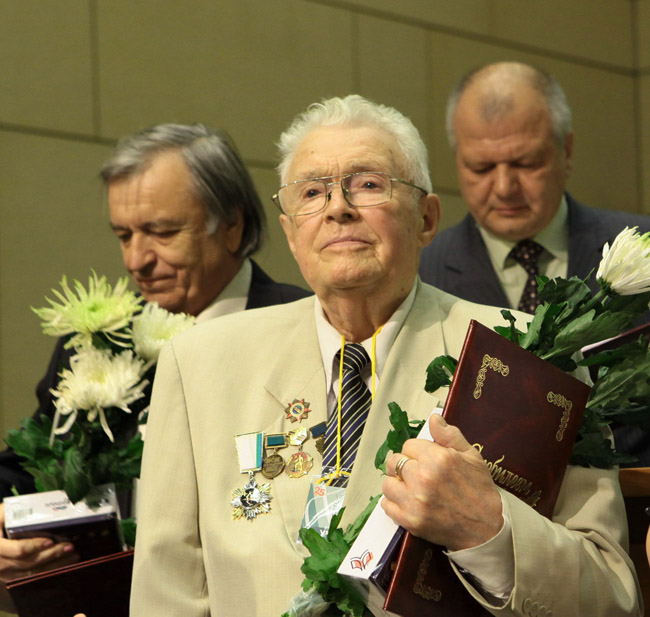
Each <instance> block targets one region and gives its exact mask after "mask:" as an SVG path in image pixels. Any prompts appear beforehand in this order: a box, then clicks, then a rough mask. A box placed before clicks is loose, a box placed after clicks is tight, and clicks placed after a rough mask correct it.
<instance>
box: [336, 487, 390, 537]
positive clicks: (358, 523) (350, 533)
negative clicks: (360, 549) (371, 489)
mask: <svg viewBox="0 0 650 617" xmlns="http://www.w3.org/2000/svg"><path fill="white" fill-rule="evenodd" d="M380 499H381V494H380V495H375V496H374V497H371V498H370V502H369V503H368V505H367V506H366V507H365V508H364V509H363V512H361V514H359V516H357V518H355V519H354V521H353V522H352V523H350V524H349V525H348V528H347V529H346V530H345V535H344V539H345V541H346V542H347V544H348V545H349V546H352V544H353V543H354V541H355V540H356V539H357V536H358V535H359V532H360V531H361V530H362V529H363V526H364V525H365V524H366V521H367V520H368V518H369V517H370V515H371V514H372V511H373V510H374V509H375V506H376V505H377V504H378V503H379V500H380Z"/></svg>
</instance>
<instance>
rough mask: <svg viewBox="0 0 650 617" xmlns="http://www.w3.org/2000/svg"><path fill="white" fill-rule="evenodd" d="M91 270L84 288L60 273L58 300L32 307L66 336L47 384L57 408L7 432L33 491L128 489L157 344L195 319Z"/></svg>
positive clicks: (136, 471)
mask: <svg viewBox="0 0 650 617" xmlns="http://www.w3.org/2000/svg"><path fill="white" fill-rule="evenodd" d="M127 286H128V279H127V278H126V277H124V278H122V279H120V280H119V281H118V283H117V285H116V286H115V287H114V288H113V287H112V286H111V285H109V284H108V283H107V281H106V278H105V277H98V276H97V275H96V274H95V273H94V272H93V273H92V275H91V277H90V279H89V282H88V288H87V289H86V288H85V287H84V286H83V285H82V284H81V283H80V282H79V281H74V282H73V286H72V288H71V287H70V286H69V285H68V283H67V280H66V279H65V277H64V278H63V280H62V281H61V288H62V291H61V292H59V291H58V290H56V289H55V290H52V291H53V294H54V296H55V297H56V299H57V300H58V301H55V300H50V299H49V298H46V300H47V301H48V303H49V305H50V306H49V307H45V308H40V309H33V310H34V312H35V313H36V314H37V315H38V316H39V317H40V318H41V321H42V328H43V332H44V333H45V334H48V335H51V336H57V337H59V336H62V337H65V338H66V339H67V340H66V343H65V345H64V347H65V348H66V349H72V350H73V354H72V356H71V358H70V366H69V368H62V370H61V371H60V372H59V373H58V376H59V381H58V383H57V387H56V388H55V389H53V390H51V394H52V396H53V397H54V406H55V415H54V418H53V419H50V418H47V417H40V418H27V419H26V420H24V421H23V423H22V425H21V428H20V429H16V430H12V431H10V432H9V436H8V438H7V440H6V441H7V444H8V445H9V446H10V447H11V448H12V449H13V450H14V451H15V452H16V453H17V454H18V455H20V456H21V457H23V458H24V459H25V461H24V462H23V463H22V465H23V467H24V468H25V469H26V470H27V471H28V472H29V473H30V474H31V475H32V476H33V477H34V481H35V486H36V489H37V490H38V491H50V490H56V489H62V490H64V491H65V492H66V493H67V494H68V497H69V498H70V500H71V501H72V502H73V503H76V502H77V501H79V500H81V499H83V498H85V497H86V495H87V494H88V492H89V491H90V490H91V489H92V488H93V487H94V486H97V485H100V484H106V483H109V482H112V483H114V484H115V486H116V488H118V489H122V488H130V486H131V481H132V480H133V478H137V477H139V475H140V461H141V459H142V446H143V442H142V438H141V436H140V434H139V432H138V424H139V423H140V422H143V421H144V419H145V418H146V411H147V409H148V406H149V399H150V395H151V383H152V381H153V375H154V371H155V363H156V361H157V358H158V353H159V351H160V348H161V347H162V345H163V344H164V343H165V342H166V341H167V340H168V339H169V338H171V336H173V335H174V334H176V333H177V332H180V331H181V330H183V329H185V328H187V327H189V326H191V325H192V324H193V323H194V319H193V318H191V317H189V316H187V315H174V314H171V313H168V312H167V311H165V310H163V309H161V308H160V307H158V306H157V305H155V304H148V303H143V302H142V300H141V299H140V298H138V297H137V296H136V294H135V293H134V292H132V291H129V290H128V289H127Z"/></svg>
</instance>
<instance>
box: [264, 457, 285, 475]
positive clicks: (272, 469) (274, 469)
mask: <svg viewBox="0 0 650 617" xmlns="http://www.w3.org/2000/svg"><path fill="white" fill-rule="evenodd" d="M283 469H284V459H283V458H282V457H281V456H280V455H279V454H277V452H274V453H273V454H270V455H269V456H267V457H266V458H265V459H264V462H263V463H262V475H263V476H264V477H265V478H268V479H269V480H272V479H273V478H275V477H276V476H279V475H280V474H281V473H282V470H283Z"/></svg>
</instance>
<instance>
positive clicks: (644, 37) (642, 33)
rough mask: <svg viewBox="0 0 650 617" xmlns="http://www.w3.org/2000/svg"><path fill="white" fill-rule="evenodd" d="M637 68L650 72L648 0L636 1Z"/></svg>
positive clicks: (649, 1) (649, 16)
mask: <svg viewBox="0 0 650 617" xmlns="http://www.w3.org/2000/svg"><path fill="white" fill-rule="evenodd" d="M635 8H636V28H637V31H636V37H637V45H638V59H637V62H638V66H639V68H641V69H643V70H645V71H650V0H636V7H635Z"/></svg>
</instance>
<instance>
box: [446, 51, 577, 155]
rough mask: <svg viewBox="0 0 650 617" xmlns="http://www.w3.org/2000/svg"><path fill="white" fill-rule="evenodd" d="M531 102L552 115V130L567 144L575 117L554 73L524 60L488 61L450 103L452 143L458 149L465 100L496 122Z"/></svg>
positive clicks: (467, 78)
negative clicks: (458, 120) (458, 124)
mask: <svg viewBox="0 0 650 617" xmlns="http://www.w3.org/2000/svg"><path fill="white" fill-rule="evenodd" d="M468 99H469V100H468ZM531 101H533V102H534V104H535V107H537V108H539V109H540V110H542V111H543V112H544V113H545V114H546V115H547V116H548V121H549V123H550V126H551V131H552V132H553V134H554V136H555V138H556V139H557V140H558V143H559V144H560V145H561V146H563V145H564V144H565V142H566V140H567V137H568V136H569V135H570V134H571V132H572V118H571V109H570V108H569V105H568V103H567V100H566V95H565V93H564V90H563V89H562V86H560V84H559V83H558V82H557V81H556V79H555V78H554V77H553V76H552V75H550V74H548V73H546V72H545V71H542V70H540V69H537V68H535V67H533V66H530V65H528V64H523V63H520V62H497V63H494V64H488V65H485V66H482V67H479V68H477V69H474V70H473V71H470V72H469V73H467V74H466V75H464V76H463V77H462V79H461V80H460V81H459V82H458V84H457V85H456V87H455V88H454V90H453V92H452V93H451V95H450V97H449V100H448V102H447V118H446V120H447V137H448V139H449V144H450V145H451V147H452V149H454V150H455V149H456V146H457V141H458V138H457V135H456V127H455V119H456V117H457V112H458V108H459V106H460V105H461V103H463V107H464V108H470V109H472V110H473V113H475V114H477V116H478V117H479V118H480V119H481V120H482V121H483V122H485V123H493V122H497V121H500V120H503V119H504V118H506V117H507V116H509V115H510V114H512V113H513V112H514V111H515V109H516V108H517V107H521V106H522V105H526V106H530V105H531Z"/></svg>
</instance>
